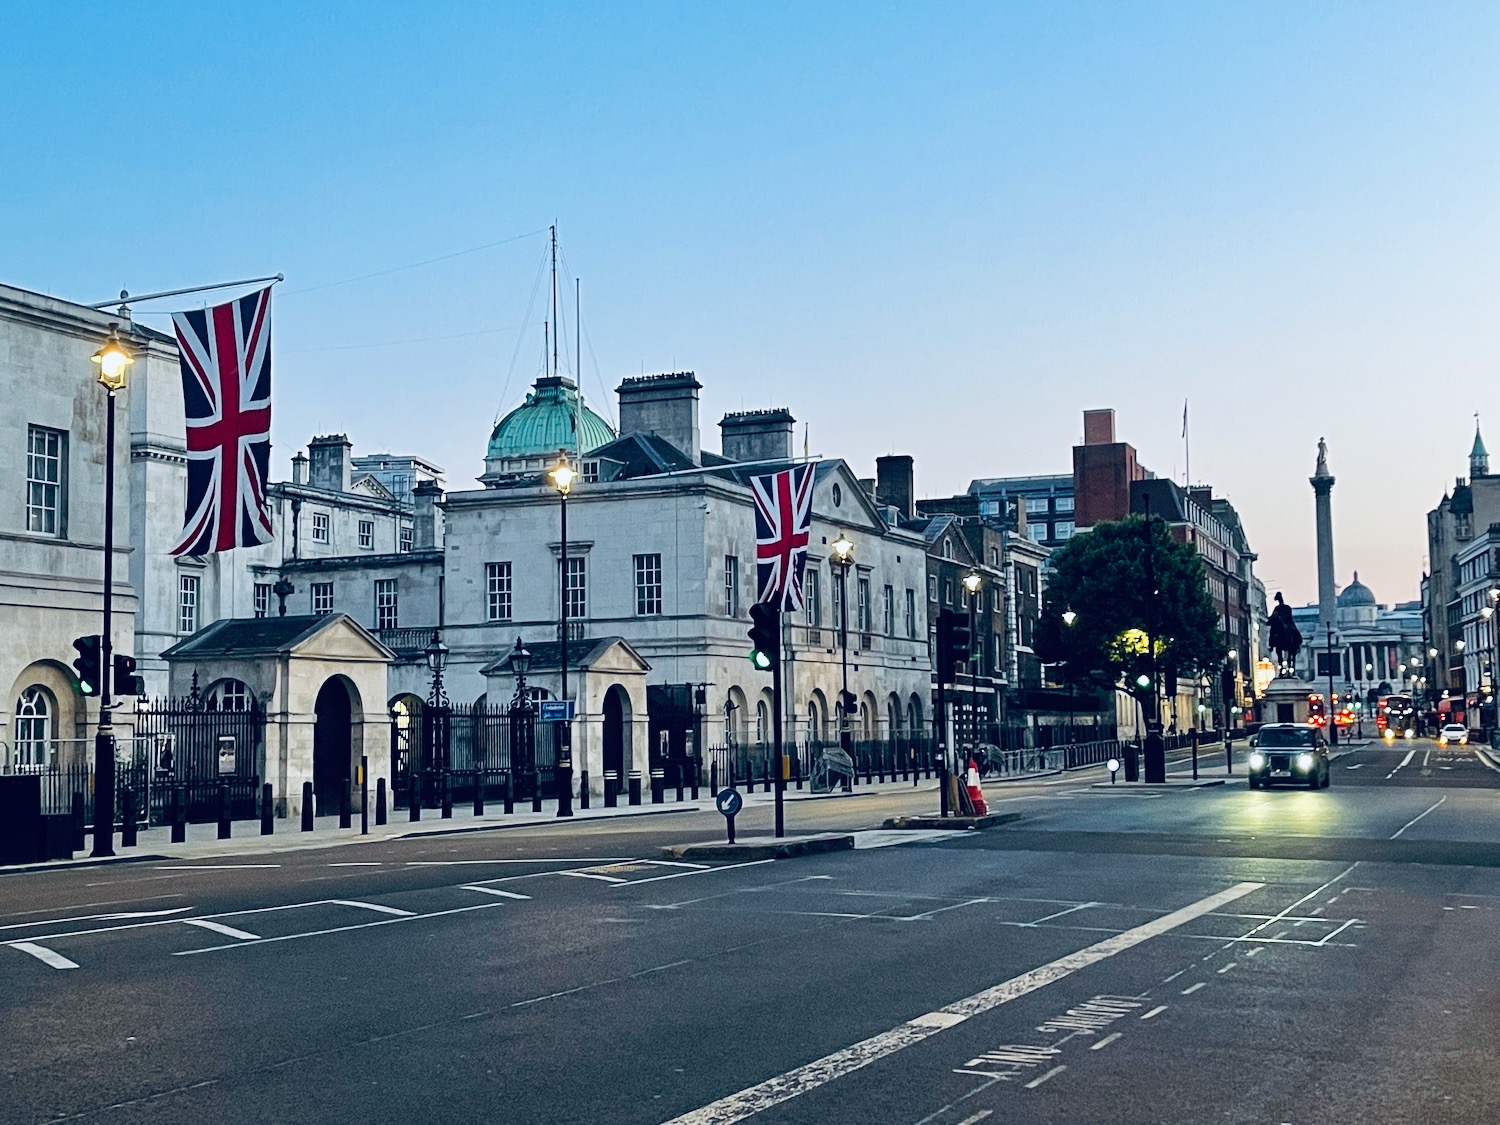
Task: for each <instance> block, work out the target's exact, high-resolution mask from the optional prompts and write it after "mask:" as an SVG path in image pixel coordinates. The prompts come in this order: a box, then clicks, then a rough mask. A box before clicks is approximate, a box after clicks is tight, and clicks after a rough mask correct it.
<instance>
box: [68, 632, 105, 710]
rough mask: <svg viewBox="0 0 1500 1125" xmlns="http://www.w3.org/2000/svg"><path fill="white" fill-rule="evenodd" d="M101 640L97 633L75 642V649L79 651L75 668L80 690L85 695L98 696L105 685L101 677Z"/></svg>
mask: <svg viewBox="0 0 1500 1125" xmlns="http://www.w3.org/2000/svg"><path fill="white" fill-rule="evenodd" d="M100 639H101V638H100V637H99V634H98V633H95V634H94V635H93V636H91V637H79V638H78V639H77V640H75V641H74V642H73V647H74V648H76V649H77V650H78V657H77V658H76V659H75V660H74V661H73V668H74V670H75V671H76V672H77V673H78V690H79V691H80V692H81V693H82V694H84V695H98V694H99V690H100V688H101V687H103V685H104V681H103V679H102V678H101V677H100V675H99V642H100Z"/></svg>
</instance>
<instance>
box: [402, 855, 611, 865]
mask: <svg viewBox="0 0 1500 1125" xmlns="http://www.w3.org/2000/svg"><path fill="white" fill-rule="evenodd" d="M636 862H638V861H637V858H636V857H635V856H630V855H606V856H574V857H573V858H571V859H557V858H548V859H411V860H407V861H406V866H407V867H477V866H484V865H486V864H488V865H490V866H493V865H495V864H497V863H636Z"/></svg>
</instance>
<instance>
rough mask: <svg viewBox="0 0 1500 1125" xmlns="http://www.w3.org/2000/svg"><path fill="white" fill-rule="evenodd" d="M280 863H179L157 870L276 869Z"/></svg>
mask: <svg viewBox="0 0 1500 1125" xmlns="http://www.w3.org/2000/svg"><path fill="white" fill-rule="evenodd" d="M280 866H281V864H279V863H178V864H173V865H172V866H170V867H157V868H156V870H157V871H274V870H276V869H277V868H278V867H280Z"/></svg>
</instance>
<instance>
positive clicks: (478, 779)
mask: <svg viewBox="0 0 1500 1125" xmlns="http://www.w3.org/2000/svg"><path fill="white" fill-rule="evenodd" d="M474 815H475V816H483V815H484V771H483V770H475V771H474Z"/></svg>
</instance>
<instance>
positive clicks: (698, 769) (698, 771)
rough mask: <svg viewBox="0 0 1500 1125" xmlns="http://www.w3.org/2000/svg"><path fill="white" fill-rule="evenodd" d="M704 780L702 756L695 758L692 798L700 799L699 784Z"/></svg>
mask: <svg viewBox="0 0 1500 1125" xmlns="http://www.w3.org/2000/svg"><path fill="white" fill-rule="evenodd" d="M702 780H703V761H702V759H700V758H694V759H693V793H692V800H694V801H696V800H697V799H698V786H699V783H700V782H702Z"/></svg>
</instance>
